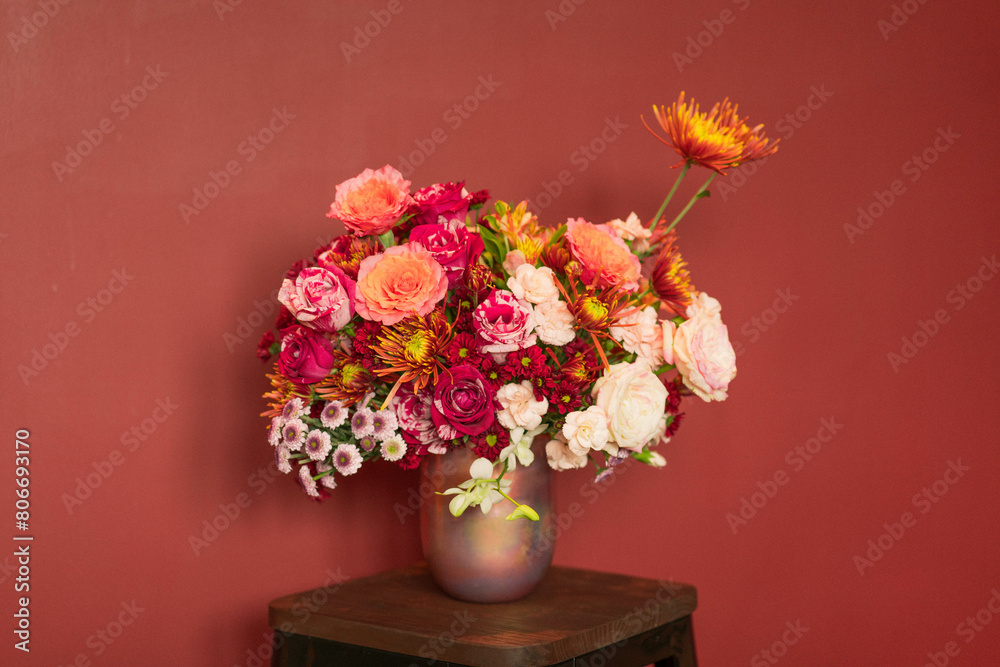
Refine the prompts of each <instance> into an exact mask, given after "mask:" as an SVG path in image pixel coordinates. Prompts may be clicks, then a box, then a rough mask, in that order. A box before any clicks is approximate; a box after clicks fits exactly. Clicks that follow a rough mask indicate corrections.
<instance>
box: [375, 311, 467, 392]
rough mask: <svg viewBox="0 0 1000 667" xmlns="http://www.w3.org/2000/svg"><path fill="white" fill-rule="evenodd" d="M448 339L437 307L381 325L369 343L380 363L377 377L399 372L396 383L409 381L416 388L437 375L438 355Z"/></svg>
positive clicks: (447, 332) (446, 324) (445, 322)
mask: <svg viewBox="0 0 1000 667" xmlns="http://www.w3.org/2000/svg"><path fill="white" fill-rule="evenodd" d="M450 340H451V336H450V335H449V327H448V323H447V320H445V318H444V316H443V314H442V313H441V312H440V311H439V310H438V311H434V312H432V313H430V314H429V315H427V316H426V317H409V318H407V319H405V320H403V321H402V322H399V323H398V324H395V325H393V326H391V327H384V328H383V329H382V332H381V333H380V334H379V336H378V341H377V342H376V343H375V344H374V345H372V350H373V351H374V352H375V355H376V356H377V357H378V358H379V360H381V361H382V363H383V367H382V368H379V369H376V370H375V374H376V375H378V376H380V377H385V376H389V375H399V378H398V380H397V382H398V383H405V382H412V383H413V390H414V391H415V392H419V391H420V390H421V389H423V388H424V387H425V386H426V385H427V383H428V382H429V381H430V380H431V379H432V378H436V377H437V372H438V359H437V357H438V355H440V354H441V353H442V350H443V349H444V347H445V346H446V345H447V344H448V342H449V341H450Z"/></svg>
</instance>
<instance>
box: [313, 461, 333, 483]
mask: <svg viewBox="0 0 1000 667" xmlns="http://www.w3.org/2000/svg"><path fill="white" fill-rule="evenodd" d="M316 472H317V473H320V474H322V473H329V474H325V475H323V476H322V477H320V478H319V483H320V484H322V485H323V486H324V487H326V488H328V489H330V490H333V489H336V488H337V480H335V479H334V478H333V466H332V465H330V464H328V463H317V464H316Z"/></svg>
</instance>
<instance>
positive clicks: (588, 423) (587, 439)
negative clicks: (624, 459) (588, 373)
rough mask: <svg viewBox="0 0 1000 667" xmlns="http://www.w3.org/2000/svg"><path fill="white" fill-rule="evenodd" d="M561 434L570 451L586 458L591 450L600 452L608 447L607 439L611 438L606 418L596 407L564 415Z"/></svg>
mask: <svg viewBox="0 0 1000 667" xmlns="http://www.w3.org/2000/svg"><path fill="white" fill-rule="evenodd" d="M562 434H563V436H565V437H566V444H567V445H569V448H570V451H572V452H573V453H574V454H576V455H577V456H586V455H587V454H589V453H590V451H591V450H594V451H600V450H602V449H604V448H605V447H607V446H608V439H609V438H610V437H611V434H610V433H608V416H607V415H606V414H605V413H604V410H603V409H602V408H599V407H598V406H596V405H592V406H590V407H589V408H587V409H586V410H580V411H577V412H571V413H569V414H568V415H566V423H565V424H563V428H562ZM612 447H614V446H613V445H612ZM614 449H615V450H617V449H618V448H617V447H614Z"/></svg>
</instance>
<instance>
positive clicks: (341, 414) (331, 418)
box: [319, 401, 347, 428]
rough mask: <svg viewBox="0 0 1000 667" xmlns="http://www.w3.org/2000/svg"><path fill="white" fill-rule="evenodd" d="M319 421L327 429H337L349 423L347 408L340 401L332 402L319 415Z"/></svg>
mask: <svg viewBox="0 0 1000 667" xmlns="http://www.w3.org/2000/svg"><path fill="white" fill-rule="evenodd" d="M319 420H320V421H321V422H322V423H323V426H325V427H327V428H337V427H338V426H340V425H341V424H343V423H344V422H345V421H347V408H345V407H344V404H343V403H341V402H340V401H330V402H329V403H327V404H326V407H324V408H323V412H321V413H320V414H319Z"/></svg>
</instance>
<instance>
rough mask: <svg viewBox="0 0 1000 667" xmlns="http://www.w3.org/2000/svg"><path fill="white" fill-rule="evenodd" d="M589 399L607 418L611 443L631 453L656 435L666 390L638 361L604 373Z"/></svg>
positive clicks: (647, 368)
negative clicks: (593, 399)
mask: <svg viewBox="0 0 1000 667" xmlns="http://www.w3.org/2000/svg"><path fill="white" fill-rule="evenodd" d="M593 395H594V397H595V399H596V400H595V404H596V405H597V406H598V407H600V408H602V409H603V410H604V412H605V414H607V415H608V431H610V433H611V438H612V440H613V441H614V442H615V443H616V444H617V445H618V446H619V447H623V448H625V449H631V450H634V451H640V450H641V449H642V446H643V445H645V444H646V442H648V441H649V439H650V438H652V437H653V436H654V435H655V434H656V432H657V429H658V428H659V426H660V421H661V420H662V419H663V415H664V412H665V409H666V405H667V388H666V387H664V386H663V383H662V382H660V379H659V378H658V377H656V374H655V373H653V371H652V370H651V369H650V368H649V364H647V363H646V362H645V361H643V360H642V359H639V360H637V361H636V362H635V363H631V364H624V363H622V364H615V365H613V366H612V367H611V368H610V369H608V370H606V371H604V375H603V376H601V377H600V378H598V380H597V382H595V383H594V390H593Z"/></svg>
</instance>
